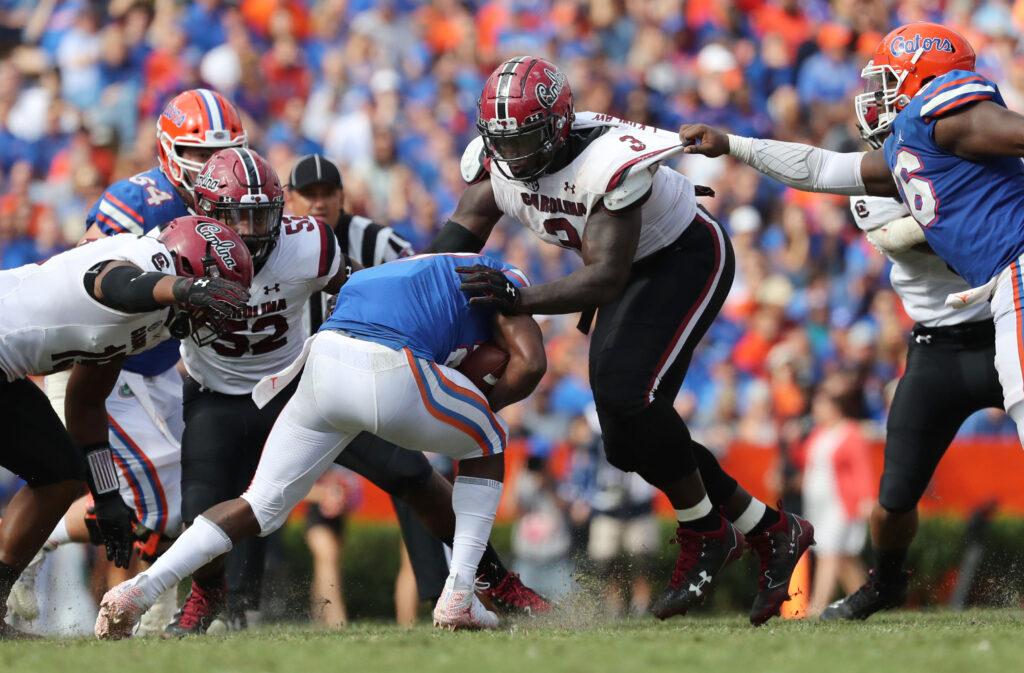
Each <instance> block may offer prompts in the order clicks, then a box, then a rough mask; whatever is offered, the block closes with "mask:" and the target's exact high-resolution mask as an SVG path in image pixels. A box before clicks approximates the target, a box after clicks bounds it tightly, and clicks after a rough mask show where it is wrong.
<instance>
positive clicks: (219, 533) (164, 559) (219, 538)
mask: <svg viewBox="0 0 1024 673" xmlns="http://www.w3.org/2000/svg"><path fill="white" fill-rule="evenodd" d="M231 546H232V545H231V538H229V537H228V536H227V533H225V532H224V531H223V530H221V529H220V527H218V526H217V525H216V524H215V523H213V522H212V521H210V520H209V519H207V518H205V517H203V516H197V517H196V520H195V522H194V523H193V524H192V525H191V526H189V527H188V529H186V530H185V532H184V533H182V534H181V535H180V536H179V537H178V539H177V540H175V541H174V544H172V545H171V546H170V548H169V549H168V550H167V551H165V552H164V553H163V554H161V555H160V558H158V559H157V560H156V562H155V563H154V564H153V565H152V567H150V569H149V570H147V571H145V572H142V573H139V574H138V575H137V576H136V578H135V586H137V587H139V588H140V589H142V593H143V595H144V596H145V597H146V600H147V601H149V603H150V604H151V605H152V604H153V603H154V602H156V599H157V598H159V597H160V594H162V593H163V592H165V591H167V590H168V589H170V588H171V587H172V586H176V585H177V584H178V582H180V581H181V580H182V579H184V578H186V577H188V576H189V575H191V574H192V573H193V572H194V571H196V570H198V569H199V568H202V567H203V566H204V565H206V564H207V563H209V562H210V561H212V560H213V559H215V558H217V557H218V556H220V555H221V554H226V553H228V552H229V551H231Z"/></svg>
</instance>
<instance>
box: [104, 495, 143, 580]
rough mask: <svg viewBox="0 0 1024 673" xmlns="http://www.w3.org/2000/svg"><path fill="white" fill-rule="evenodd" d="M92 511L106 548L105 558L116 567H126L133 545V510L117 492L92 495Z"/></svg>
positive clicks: (134, 518) (134, 519) (134, 520)
mask: <svg viewBox="0 0 1024 673" xmlns="http://www.w3.org/2000/svg"><path fill="white" fill-rule="evenodd" d="M93 501H94V504H93V512H94V513H95V514H96V525H97V526H98V527H99V529H100V537H101V538H102V539H103V545H104V546H105V547H106V548H107V560H108V561H113V562H114V565H116V566H117V567H118V568H127V567H128V562H129V561H130V560H131V553H132V549H134V547H135V522H136V521H137V520H138V519H136V517H135V512H134V511H132V508H131V507H129V506H128V505H126V504H125V503H124V500H123V499H122V498H121V494H120V493H118V492H114V493H108V494H106V495H97V496H93Z"/></svg>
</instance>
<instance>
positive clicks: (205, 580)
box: [192, 573, 227, 591]
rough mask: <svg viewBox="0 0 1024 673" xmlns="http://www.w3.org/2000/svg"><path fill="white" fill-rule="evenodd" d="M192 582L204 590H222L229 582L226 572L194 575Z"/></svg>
mask: <svg viewBox="0 0 1024 673" xmlns="http://www.w3.org/2000/svg"><path fill="white" fill-rule="evenodd" d="M192 582H193V583H194V584H195V585H196V586H197V587H199V588H200V589H202V590H203V591H220V590H222V589H224V587H225V585H226V584H227V580H226V579H225V578H224V573H216V574H213V575H210V576H208V577H196V576H195V575H193V576H192Z"/></svg>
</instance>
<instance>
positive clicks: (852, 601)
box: [821, 568, 910, 621]
mask: <svg viewBox="0 0 1024 673" xmlns="http://www.w3.org/2000/svg"><path fill="white" fill-rule="evenodd" d="M875 577H876V575H875V569H874V568H872V569H871V570H870V571H868V581H867V582H865V583H864V586H862V587H861V588H860V589H857V590H856V591H854V592H853V593H852V594H850V595H849V596H847V597H846V598H840V599H839V600H838V601H836V602H834V603H832V604H831V605H829V606H828V607H827V608H825V610H824V611H822V613H821V620H822V621H830V620H833V619H867V618H868V617H870V616H871V615H873V614H875V613H876V612H878V611H879V610H887V609H889V608H896V607H899V606H901V605H903V604H904V603H906V602H907V583H908V582H909V581H910V571H909V570H903V571H901V572H900V574H899V579H898V580H897V581H896V582H895V583H893V584H882V583H881V582H879V581H878V580H876V579H875Z"/></svg>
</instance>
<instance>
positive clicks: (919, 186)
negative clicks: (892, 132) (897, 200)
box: [893, 150, 939, 228]
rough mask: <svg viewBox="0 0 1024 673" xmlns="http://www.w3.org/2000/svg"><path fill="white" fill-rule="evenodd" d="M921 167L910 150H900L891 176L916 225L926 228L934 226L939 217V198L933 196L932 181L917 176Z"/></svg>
mask: <svg viewBox="0 0 1024 673" xmlns="http://www.w3.org/2000/svg"><path fill="white" fill-rule="evenodd" d="M923 167H924V164H922V163H921V159H920V157H918V156H917V155H916V154H914V153H913V152H911V151H910V150H900V151H899V153H898V154H897V155H896V167H895V169H894V170H893V175H894V176H895V177H896V184H897V185H898V186H899V188H900V192H901V193H902V194H903V201H904V203H906V204H907V207H908V208H910V213H911V214H912V215H913V216H914V219H915V220H917V223H918V224H920V225H921V226H922V227H924V228H928V227H930V226H931V225H933V224H935V220H936V219H937V218H938V216H939V212H938V209H939V197H937V196H936V195H935V188H934V187H933V186H932V181H931V180H929V179H928V178H925V177H922V176H920V175H917V173H918V171H920V170H921V169H922V168H923Z"/></svg>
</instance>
